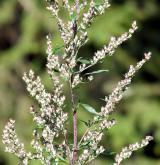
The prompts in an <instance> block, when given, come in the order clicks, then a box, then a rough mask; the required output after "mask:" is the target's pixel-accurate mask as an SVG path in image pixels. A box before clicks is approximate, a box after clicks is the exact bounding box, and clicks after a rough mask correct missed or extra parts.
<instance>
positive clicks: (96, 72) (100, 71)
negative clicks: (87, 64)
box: [86, 70, 108, 75]
mask: <svg viewBox="0 0 160 165" xmlns="http://www.w3.org/2000/svg"><path fill="white" fill-rule="evenodd" d="M102 72H108V70H97V71H94V72H90V73H86V75H90V74H98V73H102Z"/></svg>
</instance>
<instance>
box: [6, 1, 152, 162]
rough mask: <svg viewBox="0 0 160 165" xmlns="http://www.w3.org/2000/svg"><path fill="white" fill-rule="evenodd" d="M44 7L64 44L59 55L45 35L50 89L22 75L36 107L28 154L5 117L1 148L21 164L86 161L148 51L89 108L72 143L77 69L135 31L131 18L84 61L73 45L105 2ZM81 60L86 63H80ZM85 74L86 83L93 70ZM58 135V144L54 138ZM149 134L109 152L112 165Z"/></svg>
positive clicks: (80, 42) (99, 149) (79, 74)
mask: <svg viewBox="0 0 160 165" xmlns="http://www.w3.org/2000/svg"><path fill="white" fill-rule="evenodd" d="M46 2H47V9H48V10H49V11H50V12H51V14H52V15H53V16H54V17H55V18H56V21H57V25H58V29H59V32H60V35H61V38H62V40H63V43H64V49H63V52H62V53H61V56H59V55H58V54H57V52H56V51H54V50H53V48H52V41H51V40H52V39H51V35H48V36H47V38H46V39H47V50H46V53H47V65H46V67H47V72H48V74H49V75H50V78H51V80H52V81H53V89H54V90H53V92H52V93H50V92H48V91H47V90H45V87H44V85H43V84H42V82H41V79H40V77H39V76H36V75H35V73H34V72H33V71H32V70H30V71H29V73H24V76H23V80H24V82H25V83H26V88H27V91H28V92H29V93H30V95H31V96H32V97H34V98H35V99H36V100H37V102H38V104H39V108H40V109H39V110H37V109H35V108H34V107H33V106H31V107H30V112H31V114H32V115H33V120H34V122H35V124H36V126H37V127H36V128H35V129H34V131H33V137H34V139H33V140H32V142H31V145H32V147H33V149H34V152H33V153H32V152H27V151H26V150H25V148H24V144H23V143H21V142H20V141H19V139H18V137H17V134H16V131H15V125H14V124H15V121H14V120H12V119H10V120H9V122H8V123H7V124H6V126H5V128H4V131H3V143H4V144H5V147H6V152H10V153H13V154H15V155H16V156H17V157H18V158H19V161H20V164H23V165H27V164H28V163H29V162H30V161H31V160H39V161H40V162H41V163H42V164H43V165H52V164H55V165H58V164H61V163H62V162H63V163H66V164H70V165H83V164H86V163H88V162H90V161H92V160H93V159H95V158H96V157H97V156H99V155H100V154H101V153H103V152H104V151H105V148H104V147H103V146H101V145H100V142H101V140H102V137H103V135H104V130H106V129H110V128H111V127H112V126H113V125H115V124H116V120H115V119H111V114H112V113H114V112H115V106H116V105H117V103H119V102H120V100H121V99H122V97H123V94H124V92H125V91H126V90H127V88H128V86H129V85H130V84H131V80H132V78H133V77H134V75H135V73H136V72H137V71H138V70H139V69H140V68H141V67H142V66H143V64H144V63H146V62H147V61H148V60H149V59H150V57H151V53H150V52H149V53H144V58H143V59H142V60H141V61H139V62H138V63H137V64H136V65H135V66H133V65H131V66H130V67H129V70H128V72H127V73H126V74H125V75H124V78H123V79H122V80H121V81H119V82H118V84H117V86H116V87H115V89H114V90H113V91H112V92H111V94H109V96H106V97H105V98H104V100H105V105H104V106H102V107H101V108H100V110H99V112H96V111H95V112H94V113H95V116H94V117H93V120H92V121H91V122H90V125H89V127H88V128H87V130H86V131H85V133H84V135H83V136H82V137H81V139H80V141H78V128H77V119H78V115H77V109H78V103H77V102H76V101H75V96H76V97H77V94H76V87H77V86H78V85H80V84H81V83H82V82H86V77H85V81H84V77H83V74H82V73H83V72H84V71H86V70H87V69H89V68H91V67H93V66H94V65H96V64H97V63H99V62H102V61H103V59H104V58H105V57H107V56H112V55H113V54H114V53H115V50H116V49H117V48H118V47H119V46H120V45H121V44H122V43H123V42H124V41H126V40H128V39H130V38H131V37H132V35H133V33H134V32H135V31H136V30H137V25H136V21H133V23H132V25H131V27H130V28H129V30H128V32H125V33H124V34H122V35H121V36H119V37H111V39H110V41H109V43H108V44H107V45H104V46H103V47H102V48H101V49H100V50H98V51H96V52H95V53H94V55H93V57H92V58H91V59H90V60H86V59H83V58H82V57H81V58H79V57H78V52H79V49H80V48H81V47H82V46H83V45H85V44H86V43H87V41H88V35H87V29H88V28H89V27H90V26H91V25H92V22H93V20H94V18H95V17H97V16H99V15H102V14H104V13H105V11H106V10H107V9H108V8H109V7H110V3H109V2H108V0H101V3H97V2H96V1H95V0H90V1H87V0H83V1H79V0H75V1H74V2H72V3H70V2H69V1H68V0H61V1H60V0H46ZM61 8H63V9H64V10H66V11H68V14H69V16H70V19H69V20H68V22H66V21H64V20H63V19H62V18H61V17H60V15H59V12H60V10H61ZM86 61H87V62H86ZM103 71H105V70H98V71H94V72H92V73H100V72H103ZM92 73H90V74H87V81H90V82H91V81H92V80H93V78H94V77H93V76H94V74H92ZM64 83H66V84H67V85H68V88H69V91H70V98H67V99H69V100H70V102H71V105H72V116H68V114H67V113H66V112H64V107H65V103H66V102H65V99H66V97H65V94H64V91H63V88H64ZM83 106H84V107H85V108H86V109H88V110H89V111H94V110H93V108H91V107H90V106H89V105H86V104H83ZM69 117H73V144H70V143H69V141H68V136H67V134H68V130H67V128H66V121H67V120H68V118H69ZM59 137H63V140H62V141H61V142H59V143H57V142H56V139H57V138H59ZM152 139H153V138H152V136H146V137H145V138H144V139H143V140H142V141H141V142H139V143H135V144H131V145H129V146H127V147H124V148H123V149H122V151H121V152H120V153H118V154H117V155H116V156H115V160H114V163H113V165H120V164H121V162H122V161H123V160H124V159H126V158H129V157H130V156H131V154H132V152H133V151H136V150H138V149H140V148H142V147H144V146H146V145H148V143H149V142H150V141H151V140H152Z"/></svg>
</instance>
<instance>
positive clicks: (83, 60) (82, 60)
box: [77, 58, 91, 64]
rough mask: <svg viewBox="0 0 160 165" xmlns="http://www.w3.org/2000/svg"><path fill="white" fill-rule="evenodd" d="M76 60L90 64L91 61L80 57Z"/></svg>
mask: <svg viewBox="0 0 160 165" xmlns="http://www.w3.org/2000/svg"><path fill="white" fill-rule="evenodd" d="M77 61H79V62H80V63H82V64H90V63H91V62H90V61H89V60H86V59H81V58H79V59H78V60H77Z"/></svg>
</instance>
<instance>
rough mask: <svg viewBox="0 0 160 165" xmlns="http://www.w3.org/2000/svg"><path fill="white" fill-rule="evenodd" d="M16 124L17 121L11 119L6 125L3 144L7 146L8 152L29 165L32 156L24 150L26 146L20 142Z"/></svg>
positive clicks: (24, 164) (25, 164)
mask: <svg viewBox="0 0 160 165" xmlns="http://www.w3.org/2000/svg"><path fill="white" fill-rule="evenodd" d="M14 124H15V121H14V120H12V119H10V120H9V122H8V123H7V124H6V126H5V128H4V130H3V135H2V142H3V143H4V144H5V145H6V148H5V151H6V152H10V153H12V154H15V155H17V156H18V158H19V159H20V160H21V161H22V163H23V165H27V164H28V158H29V157H30V154H29V153H26V151H25V150H24V144H23V143H21V142H20V141H19V139H18V137H17V134H16V131H15V125H14Z"/></svg>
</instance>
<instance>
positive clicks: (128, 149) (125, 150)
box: [113, 136, 153, 165]
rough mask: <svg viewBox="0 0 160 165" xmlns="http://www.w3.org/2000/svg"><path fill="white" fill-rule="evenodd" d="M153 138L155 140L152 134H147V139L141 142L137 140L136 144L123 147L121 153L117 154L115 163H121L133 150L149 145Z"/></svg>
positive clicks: (115, 164) (118, 164)
mask: <svg viewBox="0 0 160 165" xmlns="http://www.w3.org/2000/svg"><path fill="white" fill-rule="evenodd" d="M151 140H153V137H152V136H146V137H145V139H143V140H142V141H141V143H138V142H137V143H135V144H130V145H129V146H128V147H125V148H123V149H122V151H121V152H120V154H117V155H116V157H115V163H114V164H113V165H120V164H121V162H122V161H123V160H124V159H126V158H129V157H130V156H131V154H132V152H133V151H136V150H138V149H140V148H142V147H144V146H146V145H148V144H149V142H150V141H151Z"/></svg>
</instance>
